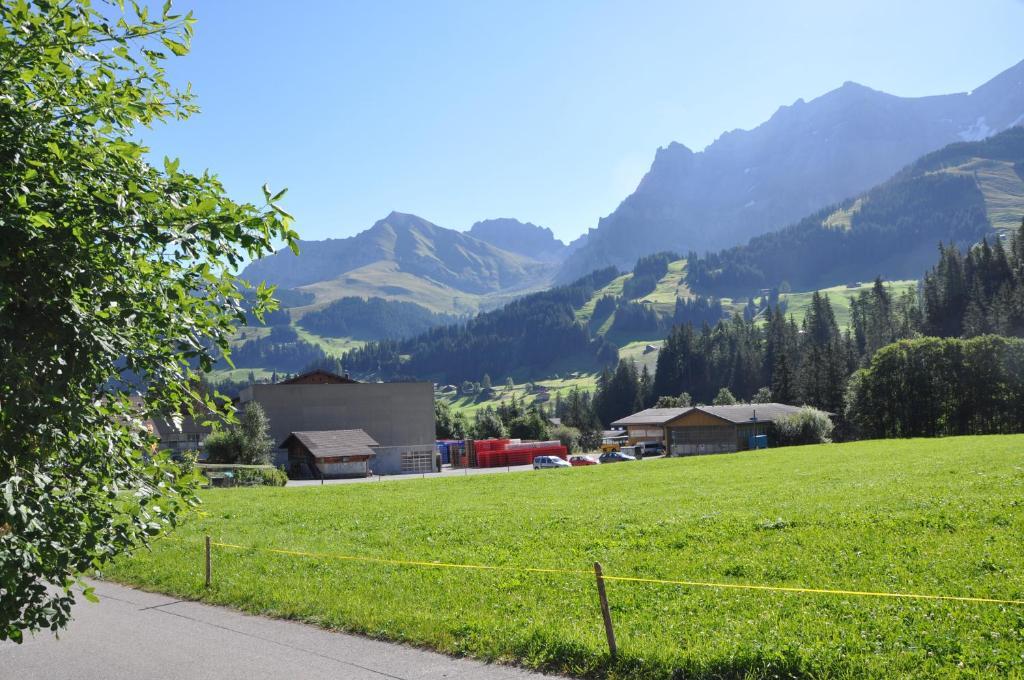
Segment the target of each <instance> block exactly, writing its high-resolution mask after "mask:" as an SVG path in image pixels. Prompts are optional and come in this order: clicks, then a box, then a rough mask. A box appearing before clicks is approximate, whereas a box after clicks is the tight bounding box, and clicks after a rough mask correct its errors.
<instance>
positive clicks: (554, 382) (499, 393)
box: [446, 373, 597, 418]
mask: <svg viewBox="0 0 1024 680" xmlns="http://www.w3.org/2000/svg"><path fill="white" fill-rule="evenodd" d="M534 384H535V385H540V386H542V387H546V388H547V389H548V394H549V396H550V400H551V401H552V402H553V401H554V399H555V395H556V394H560V395H562V398H563V399H564V398H565V397H566V395H568V394H569V392H571V391H572V389H573V388H574V387H579V388H580V389H581V390H586V391H588V392H590V393H591V394H593V392H594V391H595V390H596V389H597V376H596V375H594V374H592V373H585V374H582V375H579V376H577V377H567V378H551V379H549V380H537V381H535V382H534ZM494 389H495V393H496V394H495V396H494V398H493V399H481V400H477V399H476V397H475V396H473V395H469V396H449V397H446V399H447V401H448V403H449V404H451V405H452V407H453V408H455V409H457V410H459V411H462V412H463V413H464V414H466V416H467V417H468V418H475V417H476V414H477V412H478V411H479V410H480V409H482V408H486V407H491V408H497V407H498V406H500V405H501V404H503V403H507V402H511V401H512V397H513V396H514V397H515V398H516V399H518V400H520V401H522V402H523V403H524V404H532V403H533V402H534V401H535V400H536V399H537V394H536V393H531V392H528V391H527V390H526V383H520V384H517V385H515V386H514V387H513V388H512V389H511V390H509V389H506V388H505V386H504V385H502V384H497V385H495V387H494Z"/></svg>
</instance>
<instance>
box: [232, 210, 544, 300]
mask: <svg viewBox="0 0 1024 680" xmlns="http://www.w3.org/2000/svg"><path fill="white" fill-rule="evenodd" d="M531 226H532V225H531ZM538 228H539V227H538ZM380 264H386V265H388V266H389V267H390V268H391V269H393V270H394V271H400V272H404V273H406V274H411V275H413V276H416V277H420V278H422V279H425V280H427V281H430V282H432V283H435V284H440V285H442V286H446V287H449V288H451V289H454V290H459V291H465V292H467V293H476V294H484V293H491V292H498V291H511V290H519V289H525V288H530V287H533V286H536V285H540V284H543V283H544V282H546V281H547V280H549V279H550V277H551V274H552V270H553V265H551V264H549V263H544V262H541V261H540V260H538V259H534V258H529V257H526V256H524V255H520V254H517V253H513V252H509V251H506V250H502V249H501V248H498V247H496V246H494V245H492V244H490V243H487V242H485V241H482V240H479V239H477V238H474V237H473V236H470V235H468V234H464V233H462V232H459V231H455V230H454V229H446V228H444V227H439V226H437V225H436V224H433V223H431V222H428V221H427V220H425V219H423V218H422V217H417V216H416V215H409V214H405V213H398V212H392V213H391V214H390V215H388V216H387V217H385V218H384V219H382V220H380V221H378V222H377V223H375V224H374V225H373V226H372V227H370V228H369V229H367V230H366V231H363V232H361V233H359V234H356V235H355V236H351V237H349V238H342V239H326V240H323V241H301V242H300V244H299V255H293V254H292V252H291V251H290V250H288V249H283V250H281V251H278V252H276V253H274V254H273V255H270V256H268V257H264V258H262V259H260V260H257V261H255V262H253V263H251V264H250V265H249V266H248V267H246V268H245V271H243V272H242V276H243V277H244V278H246V279H248V280H250V281H253V282H256V283H258V282H260V281H266V282H268V283H272V284H276V285H278V286H279V287H281V288H298V287H300V286H306V285H309V284H314V283H319V282H323V281H330V280H333V279H337V278H338V277H340V276H342V275H344V274H345V273H347V272H351V271H354V270H356V269H361V268H364V267H368V266H370V265H380Z"/></svg>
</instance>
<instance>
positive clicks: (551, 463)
mask: <svg viewBox="0 0 1024 680" xmlns="http://www.w3.org/2000/svg"><path fill="white" fill-rule="evenodd" d="M563 467H572V466H571V465H569V461H566V460H562V459H561V458H559V457H558V456H537V457H536V458H534V459H533V469H534V470H543V469H544V468H563Z"/></svg>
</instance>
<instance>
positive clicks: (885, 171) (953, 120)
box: [558, 62, 1024, 281]
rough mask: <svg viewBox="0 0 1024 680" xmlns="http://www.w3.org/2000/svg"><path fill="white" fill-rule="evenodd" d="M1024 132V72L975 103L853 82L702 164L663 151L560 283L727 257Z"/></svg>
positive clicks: (728, 137) (741, 136) (703, 155)
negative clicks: (1009, 133)
mask: <svg viewBox="0 0 1024 680" xmlns="http://www.w3.org/2000/svg"><path fill="white" fill-rule="evenodd" d="M1021 123H1024V62H1021V63H1019V64H1017V65H1016V66H1014V67H1012V68H1010V69H1009V70H1007V71H1005V72H1003V73H1002V74H1000V75H998V76H996V77H995V78H993V79H992V80H990V81H989V82H988V83H986V84H984V85H982V86H981V87H979V88H977V89H976V90H974V91H973V92H970V93H961V94H950V95H940V96H934V97H921V98H905V97H896V96H893V95H890V94H886V93H884V92H878V91H876V90H872V89H870V88H868V87H864V86H862V85H858V84H856V83H849V82H848V83H846V84H844V85H843V86H842V87H840V88H838V89H836V90H833V91H831V92H829V93H827V94H825V95H822V96H821V97H818V98H817V99H814V100H812V101H810V102H804V101H803V100H802V99H801V100H797V101H796V102H795V103H794V104H793V105H792V106H783V107H781V108H780V109H779V110H778V111H777V112H776V113H775V114H774V115H773V116H772V117H771V118H770V119H769V120H768V121H766V122H765V123H763V124H761V125H759V126H758V127H756V128H754V129H753V130H735V131H732V132H727V133H725V134H723V135H722V136H721V137H719V138H718V140H716V141H715V142H714V143H713V144H711V145H710V146H709V147H708V148H707V149H705V150H704V151H701V152H698V153H694V152H693V151H691V150H690V149H688V148H686V147H685V146H683V145H682V144H678V143H675V142H673V143H671V144H669V145H668V146H667V147H664V148H661V149H658V151H657V153H656V154H655V158H654V162H653V163H652V165H651V169H650V171H648V173H647V174H646V175H645V176H644V178H643V179H642V180H641V181H640V184H639V186H638V187H637V189H636V191H635V192H634V193H633V194H632V195H630V196H629V197H627V198H626V199H625V200H624V201H623V202H622V203H621V204H620V205H619V207H618V208H617V209H616V210H615V212H613V213H612V214H611V215H608V216H607V217H605V218H603V219H601V220H600V221H599V223H598V226H597V228H596V229H591V230H590V232H589V233H588V235H587V239H586V242H585V243H583V244H582V246H581V247H579V248H577V249H576V250H575V252H573V253H571V254H570V255H569V256H568V257H567V258H566V261H565V263H564V264H563V266H562V269H561V271H560V272H559V275H558V280H560V281H569V280H572V279H573V278H575V277H576V276H578V275H580V274H582V273H585V272H588V271H592V270H594V269H596V268H598V267H602V266H607V265H616V266H619V267H623V268H625V267H628V266H629V265H630V264H631V263H632V262H634V261H635V260H636V259H637V258H638V257H639V256H642V255H645V254H650V253H653V252H657V251H661V250H674V251H677V252H682V253H685V252H688V251H690V250H695V251H698V252H702V251H705V250H712V249H719V248H724V247H728V246H732V245H736V244H738V243H741V242H744V241H746V240H747V239H749V238H751V237H752V236H756V235H758V234H762V233H765V232H767V231H771V230H773V229H776V228H779V227H782V226H784V225H786V224H789V223H791V222H795V221H796V220H798V219H800V218H801V217H803V216H804V215H807V214H809V213H811V212H813V211H815V210H818V209H820V208H822V207H825V206H828V205H831V204H833V203H836V202H838V201H841V200H843V199H845V198H847V197H849V196H853V195H855V194H857V193H859V192H861V191H864V190H866V189H868V188H870V187H871V186H873V185H875V184H878V183H879V182H882V181H883V180H885V179H886V178H887V177H889V176H891V175H892V174H893V173H895V172H896V171H898V170H899V169H900V168H902V167H903V166H905V165H906V164H908V163H911V162H912V161H914V160H915V159H917V158H918V157H920V156H922V155H924V154H926V153H928V152H930V151H934V150H936V149H939V148H941V147H943V146H945V145H947V144H950V143H953V142H958V141H971V140H977V139H982V138H984V137H987V136H989V135H992V134H995V133H997V132H1000V131H1002V130H1005V129H1007V128H1008V127H1012V126H1015V125H1019V124H1021Z"/></svg>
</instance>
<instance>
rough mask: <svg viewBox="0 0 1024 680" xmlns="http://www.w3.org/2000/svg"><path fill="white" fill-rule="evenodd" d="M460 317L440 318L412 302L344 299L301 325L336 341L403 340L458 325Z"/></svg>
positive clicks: (301, 321)
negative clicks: (346, 339)
mask: <svg viewBox="0 0 1024 680" xmlns="http://www.w3.org/2000/svg"><path fill="white" fill-rule="evenodd" d="M456 321H458V317H457V316H454V315H452V314H438V313H435V312H431V311H430V310H429V309H427V308H426V307H423V306H421V305H417V304H415V303H412V302H400V301H396V300H385V299H383V298H379V297H372V298H370V299H368V300H364V299H363V298H359V297H344V298H341V299H339V300H335V301H334V302H332V303H330V304H329V305H327V306H325V307H323V308H322V309H319V310H317V311H315V312H309V313H308V314H306V315H305V316H303V317H302V319H301V320H300V321H299V325H301V326H302V327H303V328H305V329H306V330H308V331H311V332H313V333H317V334H318V335H325V336H329V337H333V338H356V339H357V340H401V339H402V338H408V337H412V336H414V335H418V334H419V333H422V332H424V331H427V330H429V329H431V328H434V327H435V326H441V325H444V324H450V323H455V322H456Z"/></svg>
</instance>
